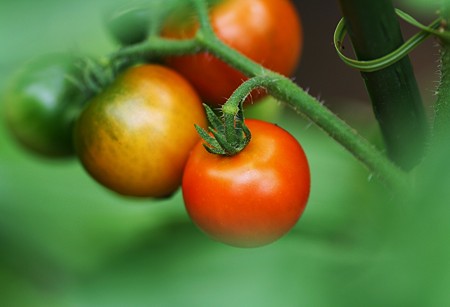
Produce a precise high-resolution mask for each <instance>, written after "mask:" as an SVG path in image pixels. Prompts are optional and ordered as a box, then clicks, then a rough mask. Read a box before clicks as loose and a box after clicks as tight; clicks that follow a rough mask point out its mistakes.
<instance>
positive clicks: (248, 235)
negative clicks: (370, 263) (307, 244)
mask: <svg viewBox="0 0 450 307" xmlns="http://www.w3.org/2000/svg"><path fill="white" fill-rule="evenodd" d="M246 124H247V126H248V127H249V129H250V131H251V132H252V139H251V141H250V143H249V144H248V145H247V147H245V148H244V150H243V151H241V152H240V153H239V154H237V155H235V156H231V157H230V156H219V155H214V154H210V153H208V152H207V151H206V150H205V149H204V148H203V144H202V143H203V142H199V143H198V144H197V145H196V147H194V149H193V150H192V152H191V155H190V157H189V159H188V162H187V164H186V168H185V172H184V176H183V184H182V190H183V198H184V202H185V206H186V210H187V212H188V214H189V216H190V217H191V219H192V221H193V222H194V223H195V224H196V225H197V226H198V227H199V228H200V229H201V230H202V231H203V232H205V233H206V234H207V235H209V236H211V237H212V238H214V239H216V240H218V241H221V242H224V243H227V244H230V245H234V246H240V247H254V246H261V245H264V244H268V243H270V242H273V241H274V240H276V239H278V238H280V237H281V236H282V235H283V234H285V233H287V232H288V231H289V230H290V229H291V228H292V227H293V226H294V225H295V224H296V222H297V220H298V219H299V218H300V216H301V214H302V213H303V210H304V208H305V206H306V202H307V200H308V197H309V191H310V173H309V166H308V161H307V158H306V156H305V153H304V151H303V149H302V147H301V146H300V144H299V143H298V142H297V140H296V139H295V138H294V137H293V136H292V135H291V134H289V133H288V132H287V131H285V130H283V129H282V128H280V127H278V126H276V125H274V124H270V123H267V122H264V121H260V120H246Z"/></svg>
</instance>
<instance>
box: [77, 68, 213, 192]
mask: <svg viewBox="0 0 450 307" xmlns="http://www.w3.org/2000/svg"><path fill="white" fill-rule="evenodd" d="M194 124H198V125H200V126H203V127H204V126H206V117H205V114H204V110H203V107H202V105H201V101H200V99H199V97H198V95H197V93H196V92H195V91H194V89H193V88H192V87H191V85H190V84H189V83H188V82H187V81H186V80H185V79H184V78H182V77H181V76H180V75H179V74H178V73H176V72H175V71H172V70H171V69H169V68H166V67H163V66H160V65H150V64H148V65H140V66H135V67H131V68H129V69H127V70H125V71H124V72H123V74H121V75H119V76H118V77H117V79H116V80H115V81H114V83H112V84H111V85H110V86H109V87H107V88H106V89H105V90H104V91H103V92H101V93H100V94H99V95H98V96H96V97H94V98H93V99H92V101H90V102H89V103H88V104H87V106H86V108H85V109H84V110H83V112H82V113H81V115H80V117H79V119H78V120H77V123H76V126H75V132H74V140H75V147H76V150H77V153H78V156H79V158H80V161H81V163H82V164H83V166H84V167H85V169H86V170H87V171H88V172H89V173H90V174H91V175H92V177H93V178H94V179H96V180H97V181H98V182H100V183H101V184H103V185H104V186H106V187H107V188H109V189H111V190H113V191H116V192H117V193H119V194H124V195H130V196H140V197H144V196H145V197H165V196H168V195H170V194H171V193H173V192H174V191H175V190H176V189H177V188H178V187H179V186H180V184H181V178H182V172H183V168H184V165H185V163H186V160H187V157H188V155H189V152H190V150H191V148H192V147H193V146H194V145H195V143H196V142H197V141H198V140H199V136H198V135H197V132H196V130H195V127H194Z"/></svg>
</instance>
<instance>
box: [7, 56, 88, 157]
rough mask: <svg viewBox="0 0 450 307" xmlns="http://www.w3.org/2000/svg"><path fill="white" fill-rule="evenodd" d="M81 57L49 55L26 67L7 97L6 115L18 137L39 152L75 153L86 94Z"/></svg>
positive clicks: (29, 147) (16, 76) (12, 131)
mask: <svg viewBox="0 0 450 307" xmlns="http://www.w3.org/2000/svg"><path fill="white" fill-rule="evenodd" d="M77 61H79V58H77V57H75V56H73V55H70V54H48V55H44V56H41V57H38V58H36V59H34V60H32V61H30V62H29V63H27V64H26V65H24V66H23V67H22V69H20V70H19V71H18V72H17V75H15V77H14V78H13V79H12V82H11V85H10V86H9V88H7V90H6V95H5V97H4V115H5V117H6V118H5V119H6V123H7V125H8V128H9V130H10V131H11V133H12V135H13V136H14V138H15V139H16V140H17V141H18V142H19V143H20V144H22V145H23V146H24V147H25V148H27V149H29V150H30V151H31V152H33V153H35V154H39V155H42V156H46V157H67V156H71V155H73V153H74V149H73V145H72V127H73V123H74V119H75V117H76V116H77V114H79V112H80V110H81V105H82V103H83V101H84V100H85V94H84V92H83V91H82V90H81V88H80V86H77V83H76V81H75V80H81V74H82V71H81V69H80V68H78V67H76V63H77Z"/></svg>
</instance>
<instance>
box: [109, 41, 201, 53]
mask: <svg viewBox="0 0 450 307" xmlns="http://www.w3.org/2000/svg"><path fill="white" fill-rule="evenodd" d="M201 51H203V50H202V47H201V44H199V42H198V40H197V39H195V38H193V39H184V40H176V39H167V38H161V37H158V36H152V37H150V38H148V39H147V40H146V41H145V42H143V43H140V44H135V45H131V46H127V47H124V48H122V49H120V50H119V51H117V52H116V53H114V54H113V55H112V58H124V57H140V56H145V57H151V58H159V57H163V56H176V55H184V54H195V53H198V52H201Z"/></svg>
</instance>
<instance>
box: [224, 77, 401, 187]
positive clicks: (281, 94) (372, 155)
mask: <svg viewBox="0 0 450 307" xmlns="http://www.w3.org/2000/svg"><path fill="white" fill-rule="evenodd" d="M258 79H260V80H259V82H260V87H264V88H266V89H267V90H268V92H269V93H270V94H271V95H272V96H273V97H275V98H276V99H279V100H280V101H284V102H286V103H287V104H289V105H290V106H291V107H293V108H294V109H295V110H298V111H300V112H301V113H302V114H304V115H305V116H306V117H307V118H308V119H310V120H311V121H313V122H314V123H315V124H316V125H317V126H319V127H320V128H322V130H324V131H325V132H326V133H327V134H328V135H329V136H331V137H332V138H333V139H334V140H336V141H337V142H338V143H340V144H341V145H342V146H343V147H344V148H346V149H347V150H348V151H349V152H351V153H352V154H353V155H354V156H355V157H356V158H357V159H358V160H360V161H361V162H362V163H363V164H364V165H365V166H366V167H367V168H368V169H369V170H370V171H371V172H372V173H373V174H374V175H375V176H377V177H379V178H381V179H382V180H384V181H385V182H386V183H388V184H389V185H390V186H394V187H400V186H405V185H406V184H407V183H408V178H407V175H406V174H405V173H404V172H403V171H402V170H400V169H399V168H398V167H397V166H396V165H395V164H394V163H392V162H391V161H390V160H389V159H387V157H386V156H385V155H384V154H382V153H381V152H380V151H379V150H377V149H376V148H375V147H374V146H373V145H372V144H371V143H370V142H368V141H367V140H366V139H365V138H363V137H362V136H361V135H360V134H358V132H357V131H356V130H355V129H353V128H351V127H350V126H349V125H347V124H346V123H345V122H344V121H342V120H341V119H340V118H338V117H337V116H336V115H335V114H334V113H333V112H331V111H330V110H329V109H327V108H326V107H324V106H322V105H321V104H320V102H319V101H318V100H317V99H315V98H314V97H312V96H310V95H309V94H308V93H306V92H305V91H304V90H302V89H301V88H300V87H299V86H298V85H296V84H295V83H293V82H292V81H291V80H290V79H288V78H286V77H284V76H281V75H279V74H277V73H274V72H268V73H266V74H265V75H264V76H259V77H258ZM250 80H252V79H250ZM247 82H248V81H247ZM244 84H245V83H244ZM252 87H253V88H255V87H256V85H255V82H253V84H252ZM238 89H239V88H238ZM225 105H226V104H225ZM225 110H226V109H225V108H224V111H225Z"/></svg>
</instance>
